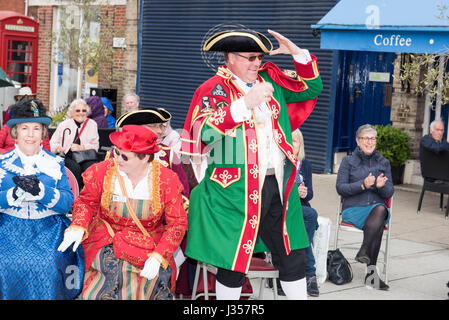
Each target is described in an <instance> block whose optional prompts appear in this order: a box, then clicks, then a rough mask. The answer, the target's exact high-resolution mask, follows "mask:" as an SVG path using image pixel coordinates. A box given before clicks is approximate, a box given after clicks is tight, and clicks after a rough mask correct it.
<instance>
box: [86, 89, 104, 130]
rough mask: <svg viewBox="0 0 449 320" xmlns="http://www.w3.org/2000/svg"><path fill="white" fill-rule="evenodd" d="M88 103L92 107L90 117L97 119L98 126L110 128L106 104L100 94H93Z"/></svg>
mask: <svg viewBox="0 0 449 320" xmlns="http://www.w3.org/2000/svg"><path fill="white" fill-rule="evenodd" d="M85 101H86V103H87V105H88V106H89V107H90V113H89V114H88V117H89V118H90V119H92V120H95V122H96V123H97V127H98V128H108V127H109V125H108V120H106V117H105V115H104V106H103V101H101V98H100V97H98V96H91V97H89V98H87V99H86V100H85Z"/></svg>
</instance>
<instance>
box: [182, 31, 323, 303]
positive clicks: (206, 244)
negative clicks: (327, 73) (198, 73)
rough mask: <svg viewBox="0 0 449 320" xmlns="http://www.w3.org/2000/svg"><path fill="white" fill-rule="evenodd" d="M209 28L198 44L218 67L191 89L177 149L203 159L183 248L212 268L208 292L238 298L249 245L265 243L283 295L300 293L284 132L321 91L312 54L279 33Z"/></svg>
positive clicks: (299, 241)
mask: <svg viewBox="0 0 449 320" xmlns="http://www.w3.org/2000/svg"><path fill="white" fill-rule="evenodd" d="M268 32H269V33H270V34H271V35H272V36H273V37H274V38H275V39H276V40H277V41H278V43H279V48H278V49H276V50H273V46H272V44H271V42H270V40H269V39H268V38H267V37H266V36H264V35H263V34H262V33H259V32H255V31H252V30H246V29H245V30H230V31H223V32H219V33H216V34H214V35H213V36H212V37H210V38H209V39H208V40H207V41H206V42H205V44H204V47H203V50H205V51H219V52H224V57H225V61H226V65H224V66H221V67H219V69H218V72H217V73H216V75H215V76H213V77H212V78H210V79H209V80H207V81H206V82H204V83H203V84H202V85H201V86H200V87H199V88H198V89H197V90H196V91H195V93H194V96H193V99H192V102H191V105H190V109H189V112H188V115H187V118H186V122H185V124H184V131H183V134H182V137H181V138H182V143H183V145H182V147H181V152H182V153H184V154H188V155H190V156H192V158H198V157H199V156H201V155H203V154H205V153H208V166H207V169H206V171H205V173H204V177H203V179H202V180H201V182H200V183H199V185H198V186H197V187H196V188H194V189H193V190H192V191H191V194H190V209H189V217H188V218H189V224H188V233H187V248H186V254H187V255H188V256H190V257H191V258H193V259H196V260H199V261H203V262H206V263H208V264H211V265H214V266H216V267H218V272H217V282H216V294H217V299H239V297H240V294H241V287H242V284H243V280H244V276H245V274H246V273H247V272H248V268H249V266H250V262H251V258H252V255H253V253H254V252H259V251H270V252H271V254H272V262H273V265H274V266H275V267H276V268H277V269H278V270H279V278H280V280H281V281H280V282H281V286H282V289H283V290H284V292H285V294H286V296H287V298H288V299H305V298H306V297H307V293H306V280H305V249H304V248H306V247H307V246H308V245H309V243H308V239H307V233H306V230H305V227H304V221H303V217H302V210H301V202H300V199H299V194H298V191H297V190H298V186H297V185H296V183H295V175H296V166H297V159H296V158H295V156H294V155H293V147H292V135H291V133H292V131H294V130H295V129H297V128H298V127H299V126H300V125H301V124H302V123H303V122H304V121H305V120H306V119H307V117H308V116H309V115H310V113H311V112H312V110H313V108H314V106H315V103H316V100H317V96H318V95H319V94H320V92H321V90H322V82H321V78H320V76H319V72H318V66H317V60H316V57H315V56H313V55H311V54H310V53H309V52H308V51H307V50H304V49H300V48H299V47H298V46H297V45H295V44H294V43H293V42H291V41H290V40H289V39H287V38H286V37H284V36H282V35H281V34H279V33H277V32H274V31H271V30H268ZM264 53H269V54H270V55H276V54H289V55H292V56H293V64H294V66H295V69H296V71H281V70H280V69H279V68H278V67H277V66H276V65H275V64H273V63H271V62H267V63H264V64H262V59H263V57H264Z"/></svg>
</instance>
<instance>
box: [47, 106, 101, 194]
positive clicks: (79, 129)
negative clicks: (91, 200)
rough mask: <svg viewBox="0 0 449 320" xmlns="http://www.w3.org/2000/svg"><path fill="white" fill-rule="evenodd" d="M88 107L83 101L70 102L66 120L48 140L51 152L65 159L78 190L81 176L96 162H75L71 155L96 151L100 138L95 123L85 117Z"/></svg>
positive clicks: (80, 185)
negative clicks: (91, 150) (85, 151)
mask: <svg viewBox="0 0 449 320" xmlns="http://www.w3.org/2000/svg"><path fill="white" fill-rule="evenodd" d="M89 113H90V107H89V106H88V105H87V103H86V102H85V101H84V100H83V99H76V100H74V101H72V103H71V104H70V106H69V109H68V111H67V116H68V117H67V119H66V120H64V121H63V122H61V123H60V124H59V125H58V127H57V128H56V130H55V132H54V133H53V135H52V137H51V139H50V146H51V151H52V152H53V153H55V154H59V155H62V156H64V157H65V165H66V167H67V168H69V169H70V171H72V173H73V174H74V175H75V177H76V180H77V182H78V185H79V188H80V189H81V188H82V186H83V179H82V178H81V174H82V173H83V172H84V171H85V170H86V169H87V168H89V167H90V166H91V165H92V164H94V163H95V162H96V160H87V161H84V162H81V163H78V162H76V161H75V160H74V159H73V157H72V153H73V152H77V151H84V150H88V149H93V150H95V151H98V148H99V146H100V137H99V135H98V127H97V123H96V122H95V121H94V120H91V119H89V118H88V117H87V115H88V114H89Z"/></svg>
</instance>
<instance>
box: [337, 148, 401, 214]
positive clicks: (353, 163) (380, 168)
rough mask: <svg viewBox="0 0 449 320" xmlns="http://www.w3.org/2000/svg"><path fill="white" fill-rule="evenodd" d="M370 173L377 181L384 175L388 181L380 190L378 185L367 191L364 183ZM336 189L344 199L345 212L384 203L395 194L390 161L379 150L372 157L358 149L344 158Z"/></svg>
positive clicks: (339, 170)
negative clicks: (351, 208)
mask: <svg viewBox="0 0 449 320" xmlns="http://www.w3.org/2000/svg"><path fill="white" fill-rule="evenodd" d="M370 172H371V173H372V175H373V176H375V177H376V179H377V177H378V176H379V175H380V174H381V173H383V174H384V175H385V176H386V177H387V178H388V181H387V182H386V183H385V185H384V186H383V187H382V188H380V189H377V188H376V183H374V185H373V186H372V187H371V188H369V189H366V188H365V186H364V184H363V181H364V180H365V178H366V177H367V176H368V175H369V174H370ZM362 185H363V187H362ZM336 187H337V192H338V194H339V195H341V196H342V198H343V210H344V209H347V208H350V207H359V206H368V205H373V204H375V203H383V202H384V199H387V198H390V197H391V196H393V193H394V187H393V180H392V178H391V168H390V161H388V160H387V159H385V158H384V157H383V156H382V155H381V154H380V153H379V152H378V151H377V150H374V152H373V153H372V154H371V155H366V154H364V153H363V152H362V151H360V149H359V147H357V148H356V149H355V150H354V153H353V154H352V155H349V156H346V157H344V158H343V160H342V162H341V164H340V168H339V169H338V175H337V184H336Z"/></svg>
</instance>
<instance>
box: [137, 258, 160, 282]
mask: <svg viewBox="0 0 449 320" xmlns="http://www.w3.org/2000/svg"><path fill="white" fill-rule="evenodd" d="M160 267H161V263H160V262H159V261H157V260H156V259H155V258H153V257H149V258H148V259H147V261H145V265H144V266H143V269H142V271H141V272H140V276H141V277H145V278H147V279H148V280H153V279H154V278H155V277H156V276H157V274H158V273H159V268H160Z"/></svg>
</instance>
